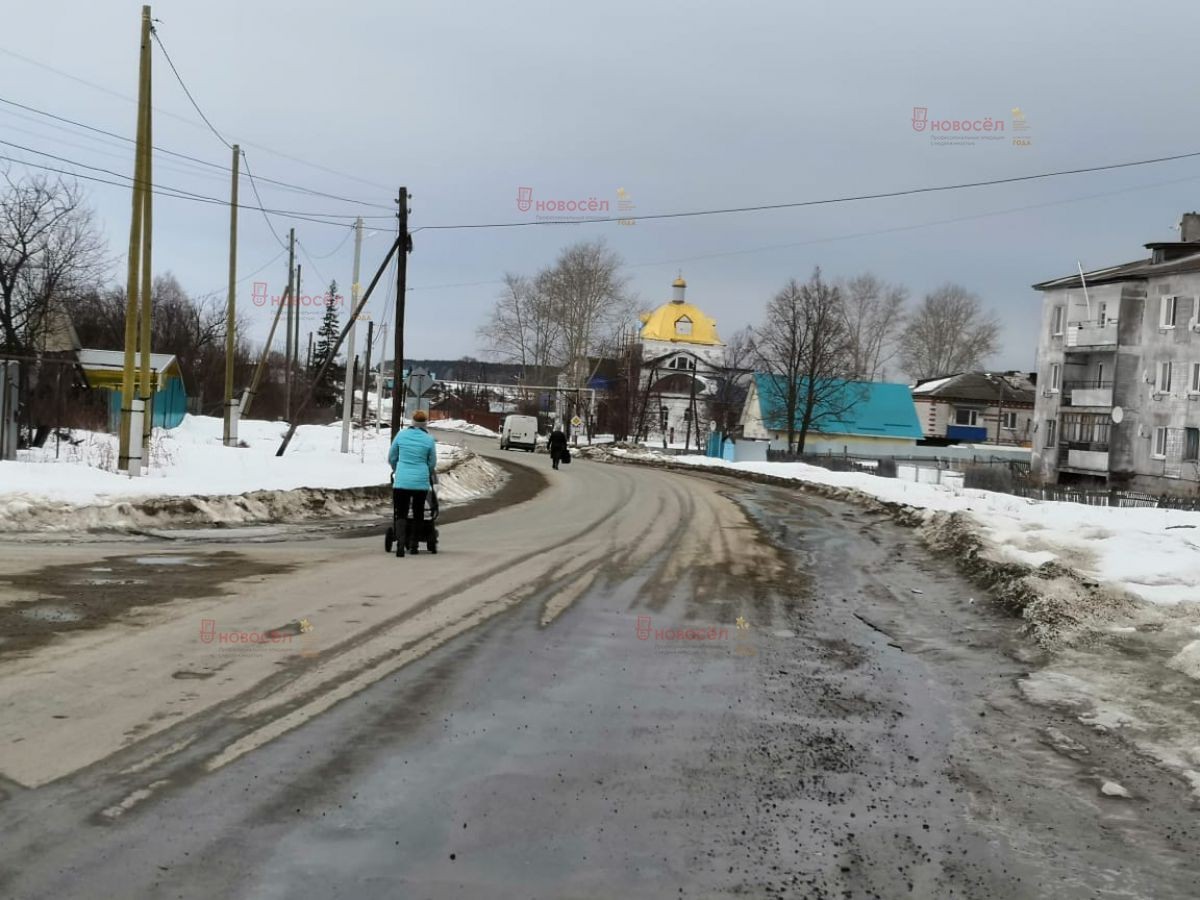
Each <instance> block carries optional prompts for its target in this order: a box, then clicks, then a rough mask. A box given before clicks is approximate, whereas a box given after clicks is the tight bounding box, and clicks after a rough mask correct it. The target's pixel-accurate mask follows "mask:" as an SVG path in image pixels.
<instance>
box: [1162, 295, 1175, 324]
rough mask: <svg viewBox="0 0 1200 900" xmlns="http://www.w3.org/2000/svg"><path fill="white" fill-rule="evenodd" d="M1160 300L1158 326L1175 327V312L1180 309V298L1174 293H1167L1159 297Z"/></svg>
mask: <svg viewBox="0 0 1200 900" xmlns="http://www.w3.org/2000/svg"><path fill="white" fill-rule="evenodd" d="M1158 302H1159V306H1158V327H1159V328H1174V327H1175V313H1176V312H1177V311H1178V309H1179V298H1178V297H1176V296H1175V295H1174V294H1167V295H1164V296H1162V297H1159V298H1158Z"/></svg>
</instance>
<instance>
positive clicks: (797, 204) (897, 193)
mask: <svg viewBox="0 0 1200 900" xmlns="http://www.w3.org/2000/svg"><path fill="white" fill-rule="evenodd" d="M1198 156H1200V150H1196V151H1192V152H1188V153H1176V154H1172V155H1170V156H1158V157H1153V158H1150V159H1138V160H1130V161H1127V162H1120V163H1108V164H1106V165H1101V166H1086V167H1083V168H1077V169H1060V170H1057V171H1052V172H1037V173H1034V174H1032V175H1012V176H1009V177H1006V178H989V179H985V180H982V181H963V182H957V183H954V184H941V185H929V186H925V187H915V188H903V189H900V190H894V191H879V192H876V193H871V194H850V195H846V196H842V197H826V198H822V199H819V200H796V201H792V202H788V203H762V204H758V205H756V206H731V207H725V208H717V209H696V210H686V211H682V212H669V213H652V214H648V215H644V216H619V217H611V218H608V217H600V218H594V219H591V218H589V219H547V220H544V221H538V220H532V221H523V222H483V223H464V224H459V225H423V226H421V227H420V228H416V229H413V233H414V234H415V233H416V232H418V231H456V230H462V229H467V228H527V227H530V226H539V225H592V224H600V223H604V222H644V221H649V220H655V219H687V218H697V217H700V216H723V215H729V214H732V213H749V212H765V211H770V210H777V209H801V208H804V207H810V206H832V205H835V204H839V203H855V202H859V201H863V200H885V199H890V198H894V197H911V196H914V195H917V194H933V193H939V192H946V191H960V190H967V189H970V188H979V187H992V186H995V185H1000V184H1016V183H1018V182H1023V181H1036V180H1039V179H1045V178H1060V177H1063V176H1066V175H1083V174H1087V173H1091V172H1107V171H1112V170H1114V169H1129V168H1133V167H1136V166H1150V165H1158V164H1160V163H1166V162H1177V161H1179V160H1181V159H1194V158H1195V157H1198Z"/></svg>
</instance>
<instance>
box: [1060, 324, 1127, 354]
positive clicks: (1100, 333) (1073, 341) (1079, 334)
mask: <svg viewBox="0 0 1200 900" xmlns="http://www.w3.org/2000/svg"><path fill="white" fill-rule="evenodd" d="M1063 345H1064V347H1065V348H1066V349H1068V350H1070V349H1072V348H1075V347H1116V346H1117V323H1116V320H1115V319H1108V320H1106V321H1104V322H1101V321H1099V320H1094V321H1090V322H1068V323H1067V333H1066V337H1065V340H1064V341H1063Z"/></svg>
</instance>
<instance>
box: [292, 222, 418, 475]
mask: <svg viewBox="0 0 1200 900" xmlns="http://www.w3.org/2000/svg"><path fill="white" fill-rule="evenodd" d="M403 252H404V250H403V248H402V245H401V242H400V238H398V237H397V238H396V241H395V243H393V244H392V247H391V249H390V250H388V252H387V256H385V257H384V258H383V262H382V263H380V264H379V269H378V271H376V272H375V277H374V278H372V279H371V283H370V284H368V285H367V292H366V293H365V294H363V295H362V299H361V300H359V301H358V306H357V307H355V309H354V313H353V316H352V317H351V318H353V317H356V316H358V315H359V314H360V313H361V312H362V308H363V307H364V306H366V305H367V301H368V300H370V299H371V294H372V293H374V291H375V285H377V284H379V279H380V278H382V277H383V273H384V271H385V270H386V269H387V267H388V266H390V265H391V264H392V257H393V256H394V255H395V254H397V253H403ZM349 330H350V323H349V322H347V323H346V327H345V328H343V329H342V333H341V334H339V335H338V339H337V342H336V343H335V344H334V345H333V348H332V349H331V350H330V351H329V356H327V357H326V358H325V361H324V362H323V363H321V368H320V370H319V371H318V372H317V374H316V375H315V376H314V377H313V379H312V382H311V383H310V384H309V386H308V391H307V393H306V394H305V396H304V399H303V400H302V401H300V405H299V406H298V407H297V408H296V416H295V418H296V419H299V418H300V414H301V413H303V412H304V410H305V409H307V408H308V404H309V403H311V402H312V398H313V390H314V388H315V387H316V385H317V384H320V382H321V379H322V378H324V377H325V372H326V371H327V370H328V369H329V367H330V366H331V365H332V364H333V358H334V357H335V356H337V354H338V353H339V352H340V351H341V349H342V341H344V340H345V339H346V333H347V332H348V331H349ZM295 434H296V422H291V423H289V425H288V430H287V433H286V434H284V436H283V441H282V442H281V443H280V445H279V449H278V450H276V451H275V455H276V456H283V454H284V453H286V452H287V448H288V444H290V443H291V441H292V437H293V436H294V435H295Z"/></svg>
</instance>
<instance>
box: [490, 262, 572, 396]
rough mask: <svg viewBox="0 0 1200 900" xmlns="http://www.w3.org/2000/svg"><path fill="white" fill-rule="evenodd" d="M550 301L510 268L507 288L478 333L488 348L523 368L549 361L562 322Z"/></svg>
mask: <svg viewBox="0 0 1200 900" xmlns="http://www.w3.org/2000/svg"><path fill="white" fill-rule="evenodd" d="M552 312H553V311H552V309H551V306H550V303H549V301H548V300H547V298H546V297H545V296H543V295H542V294H541V293H539V292H538V291H537V290H536V288H535V286H534V283H533V282H532V281H531V280H530V279H528V278H526V277H525V276H523V275H517V274H514V273H512V272H508V273H506V274H505V276H504V291H503V292H502V293H501V295H500V297H499V298H498V299H497V301H496V306H495V308H493V310H492V313H491V315H490V316H489V317H488V321H487V323H486V324H485V325H483V326H482V327H481V328H480V329H479V337H480V339H481V340H482V341H483V344H484V346H485V347H486V348H487V349H488V351H489V352H491V353H492V354H494V355H495V356H497V357H499V358H500V359H502V360H504V361H505V362H512V363H516V364H517V365H519V366H521V368H522V370H523V372H522V374H523V375H524V371H525V370H528V369H530V368H533V367H544V366H547V365H550V360H551V356H552V354H553V352H554V349H555V345H556V343H557V338H558V331H559V323H558V322H557V321H556V317H555V316H554V315H553V314H552Z"/></svg>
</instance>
